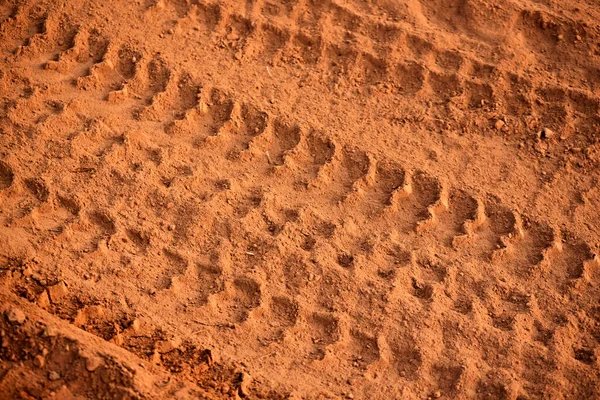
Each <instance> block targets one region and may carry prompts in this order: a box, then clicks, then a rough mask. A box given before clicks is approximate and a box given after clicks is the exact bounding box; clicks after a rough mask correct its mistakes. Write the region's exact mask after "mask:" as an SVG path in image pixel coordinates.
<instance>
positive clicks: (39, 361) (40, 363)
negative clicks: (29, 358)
mask: <svg viewBox="0 0 600 400" xmlns="http://www.w3.org/2000/svg"><path fill="white" fill-rule="evenodd" d="M45 364H46V359H44V357H42V356H41V355H40V354H38V355H37V356H35V357H34V358H33V365H35V366H36V367H38V368H43V367H44V365H45Z"/></svg>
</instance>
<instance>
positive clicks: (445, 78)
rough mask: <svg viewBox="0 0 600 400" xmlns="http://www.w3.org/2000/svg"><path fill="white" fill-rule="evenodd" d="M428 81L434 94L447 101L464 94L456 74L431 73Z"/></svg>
mask: <svg viewBox="0 0 600 400" xmlns="http://www.w3.org/2000/svg"><path fill="white" fill-rule="evenodd" d="M428 81H429V85H430V86H431V89H432V90H433V93H434V94H435V95H437V96H439V97H442V98H445V99H448V98H451V97H456V96H460V95H461V94H462V92H463V88H462V86H461V83H460V80H459V78H458V76H457V75H456V74H438V73H436V72H433V71H430V72H429V78H428Z"/></svg>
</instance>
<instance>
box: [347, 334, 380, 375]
mask: <svg viewBox="0 0 600 400" xmlns="http://www.w3.org/2000/svg"><path fill="white" fill-rule="evenodd" d="M350 338H351V343H352V345H351V348H354V349H356V350H354V352H353V355H354V359H353V360H352V362H353V364H354V365H355V366H358V367H359V368H366V367H368V366H369V365H371V364H373V363H374V362H376V361H377V360H379V358H380V354H379V346H378V344H377V338H375V337H373V336H371V335H370V334H367V333H364V332H362V331H360V330H358V329H350Z"/></svg>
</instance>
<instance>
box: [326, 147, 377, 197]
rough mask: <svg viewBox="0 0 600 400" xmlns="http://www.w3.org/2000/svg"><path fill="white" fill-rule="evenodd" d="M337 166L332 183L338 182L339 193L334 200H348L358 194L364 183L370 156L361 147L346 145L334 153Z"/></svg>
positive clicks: (337, 189)
mask: <svg viewBox="0 0 600 400" xmlns="http://www.w3.org/2000/svg"><path fill="white" fill-rule="evenodd" d="M334 159H335V163H336V168H335V171H334V173H333V176H332V177H331V181H332V182H331V183H334V184H335V183H337V184H338V185H339V186H338V185H336V186H338V187H337V188H336V191H337V195H334V197H333V199H334V201H337V202H338V203H339V202H346V201H347V200H349V197H350V196H351V195H353V194H358V192H359V191H360V187H361V186H362V185H363V183H364V180H365V178H366V177H367V174H368V173H369V166H370V164H371V162H370V160H369V156H368V155H367V154H366V153H365V152H363V151H362V150H360V149H357V148H348V147H345V148H343V149H341V151H339V153H338V154H334Z"/></svg>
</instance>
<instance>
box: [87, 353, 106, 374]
mask: <svg viewBox="0 0 600 400" xmlns="http://www.w3.org/2000/svg"><path fill="white" fill-rule="evenodd" d="M101 365H102V359H101V358H100V357H97V356H91V357H88V358H87V359H86V360H85V369H86V370H88V372H94V371H95V370H97V369H98V368H99V367H100V366H101Z"/></svg>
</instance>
